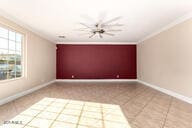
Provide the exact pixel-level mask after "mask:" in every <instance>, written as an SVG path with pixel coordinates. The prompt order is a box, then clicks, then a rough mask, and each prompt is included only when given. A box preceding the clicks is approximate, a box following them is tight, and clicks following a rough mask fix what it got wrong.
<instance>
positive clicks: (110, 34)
mask: <svg viewBox="0 0 192 128" xmlns="http://www.w3.org/2000/svg"><path fill="white" fill-rule="evenodd" d="M103 34H105V35H109V36H114V34H112V33H107V32H105V33H103Z"/></svg>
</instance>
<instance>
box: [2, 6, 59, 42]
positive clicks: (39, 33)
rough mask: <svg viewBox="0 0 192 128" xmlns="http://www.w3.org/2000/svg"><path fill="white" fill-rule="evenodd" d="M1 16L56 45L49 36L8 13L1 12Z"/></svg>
mask: <svg viewBox="0 0 192 128" xmlns="http://www.w3.org/2000/svg"><path fill="white" fill-rule="evenodd" d="M0 16H2V17H3V18H5V19H7V20H9V21H10V22H13V23H14V24H16V25H18V26H20V27H21V28H23V29H26V30H28V31H30V32H32V33H34V34H36V35H38V36H39V37H41V38H43V39H45V40H48V41H50V42H52V43H54V44H55V41H54V40H53V39H52V38H50V37H49V36H48V35H44V34H42V33H41V32H40V31H38V30H35V29H34V28H32V27H30V26H29V25H27V24H25V23H23V22H22V21H20V20H17V18H16V17H13V16H11V15H9V14H8V13H6V12H4V11H2V10H0Z"/></svg>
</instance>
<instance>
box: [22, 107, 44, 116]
mask: <svg viewBox="0 0 192 128" xmlns="http://www.w3.org/2000/svg"><path fill="white" fill-rule="evenodd" d="M40 112H41V111H39V110H34V109H27V110H25V111H24V112H22V113H21V115H25V116H36V115H37V114H39V113H40Z"/></svg>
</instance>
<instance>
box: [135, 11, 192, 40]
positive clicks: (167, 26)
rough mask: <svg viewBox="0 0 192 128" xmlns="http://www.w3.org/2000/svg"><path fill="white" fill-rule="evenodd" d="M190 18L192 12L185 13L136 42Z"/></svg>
mask: <svg viewBox="0 0 192 128" xmlns="http://www.w3.org/2000/svg"><path fill="white" fill-rule="evenodd" d="M191 18H192V12H190V13H187V14H186V15H184V16H182V17H180V18H178V19H176V20H174V21H173V22H171V23H169V24H168V25H166V26H164V27H162V28H161V29H159V30H157V31H155V32H153V33H151V34H149V35H147V36H145V37H144V38H142V39H140V40H139V41H138V43H141V42H143V41H145V40H147V39H150V38H152V37H154V36H156V35H158V34H159V33H161V32H163V31H165V30H168V29H170V28H172V27H174V26H176V25H177V24H180V23H182V22H184V21H186V20H189V19H191Z"/></svg>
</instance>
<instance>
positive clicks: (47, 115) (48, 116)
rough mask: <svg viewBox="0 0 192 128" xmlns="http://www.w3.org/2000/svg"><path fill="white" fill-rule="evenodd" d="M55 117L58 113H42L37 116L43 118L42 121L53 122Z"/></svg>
mask: <svg viewBox="0 0 192 128" xmlns="http://www.w3.org/2000/svg"><path fill="white" fill-rule="evenodd" d="M57 115H58V113H53V112H47V111H43V112H41V113H40V114H39V115H37V117H38V118H43V119H50V120H54V119H56V117H57Z"/></svg>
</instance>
